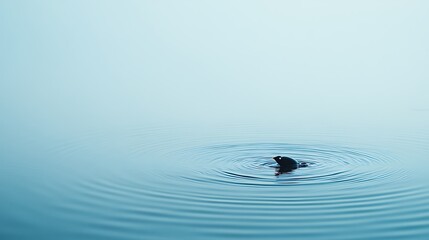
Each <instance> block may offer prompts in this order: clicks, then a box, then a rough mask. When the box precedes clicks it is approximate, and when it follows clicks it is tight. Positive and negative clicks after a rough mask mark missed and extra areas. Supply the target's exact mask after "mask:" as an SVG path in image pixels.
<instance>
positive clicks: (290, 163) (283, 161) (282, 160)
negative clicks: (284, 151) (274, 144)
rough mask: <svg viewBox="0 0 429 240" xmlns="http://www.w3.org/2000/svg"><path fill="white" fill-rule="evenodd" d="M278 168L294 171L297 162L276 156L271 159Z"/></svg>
mask: <svg viewBox="0 0 429 240" xmlns="http://www.w3.org/2000/svg"><path fill="white" fill-rule="evenodd" d="M273 159H274V161H276V162H277V163H278V164H279V165H280V167H284V168H291V169H295V168H298V162H297V161H295V160H294V159H292V158H290V157H282V156H276V157H273Z"/></svg>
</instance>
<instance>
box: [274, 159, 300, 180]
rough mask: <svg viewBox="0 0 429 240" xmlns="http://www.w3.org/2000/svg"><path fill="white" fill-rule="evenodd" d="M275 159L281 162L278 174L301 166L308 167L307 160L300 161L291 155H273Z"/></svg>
mask: <svg viewBox="0 0 429 240" xmlns="http://www.w3.org/2000/svg"><path fill="white" fill-rule="evenodd" d="M273 159H274V161H276V162H277V163H278V164H279V167H277V168H276V170H277V172H276V174H275V175H276V176H278V175H280V174H283V173H288V172H292V171H293V170H295V169H297V168H300V167H308V164H307V163H306V162H298V161H296V160H294V159H292V158H290V157H282V156H276V157H273Z"/></svg>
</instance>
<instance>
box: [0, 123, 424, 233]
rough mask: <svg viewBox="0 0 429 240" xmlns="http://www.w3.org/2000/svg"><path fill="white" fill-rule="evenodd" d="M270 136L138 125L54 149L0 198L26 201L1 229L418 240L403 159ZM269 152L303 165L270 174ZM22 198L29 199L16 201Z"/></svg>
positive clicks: (417, 212) (418, 199)
mask: <svg viewBox="0 0 429 240" xmlns="http://www.w3.org/2000/svg"><path fill="white" fill-rule="evenodd" d="M219 130H220V129H219ZM174 135H175V136H174ZM257 138H260V139H261V141H259V142H258V141H256V139H257ZM267 138H271V137H270V136H264V137H262V136H260V135H259V134H257V135H256V137H250V138H249V137H248V136H246V137H244V138H240V137H237V136H235V137H234V136H232V134H231V133H229V134H218V135H216V136H214V135H213V136H211V137H209V138H207V136H206V138H204V137H196V136H193V137H192V136H189V134H188V136H185V135H181V134H171V133H170V132H169V131H168V129H167V130H162V129H156V130H150V129H146V130H139V131H136V133H133V134H128V133H127V134H116V135H115V134H112V135H111V136H109V134H99V135H90V136H86V137H83V138H79V139H76V141H72V142H69V143H68V144H60V145H57V146H58V147H52V148H50V149H49V150H47V152H45V159H44V160H43V161H42V160H41V163H42V164H45V166H44V167H46V169H44V170H41V171H40V174H35V173H30V176H31V177H34V176H35V175H39V178H35V179H33V180H32V185H31V188H32V189H31V190H29V189H20V188H19V186H17V192H18V193H15V194H16V195H15V196H14V195H11V196H8V197H6V198H5V199H3V200H1V202H2V204H1V205H2V206H5V205H6V204H7V202H8V201H11V202H12V201H15V200H16V201H17V204H18V205H17V206H20V207H22V206H25V208H24V209H20V208H18V207H14V206H13V205H11V206H10V207H9V208H3V209H2V214H3V216H7V220H6V218H0V219H2V223H11V222H12V223H13V224H9V225H6V226H8V229H7V230H6V231H5V230H2V234H3V235H5V236H10V237H17V236H18V237H19V236H20V237H22V238H31V236H30V235H27V234H30V233H31V234H36V235H37V236H43V237H44V238H46V239H55V238H56V236H58V235H59V234H60V235H61V236H62V237H61V238H63V239H76V238H79V239H167V238H169V239H171V238H175V237H177V236H180V238H186V239H201V238H204V239H219V238H223V239H236V238H239V239H248V238H256V239H284V238H285V237H291V238H293V239H319V238H326V239H328V238H329V239H374V238H380V239H381V238H388V239H391V238H398V239H401V238H412V239H425V238H426V237H427V234H429V231H428V229H429V228H428V225H429V211H428V210H429V207H428V206H429V200H428V199H429V190H428V188H427V187H425V183H422V182H415V181H413V179H414V178H413V176H412V175H411V173H410V171H409V168H404V167H403V166H404V165H406V164H408V163H407V161H408V160H407V159H404V158H400V157H397V156H396V154H394V151H388V150H389V149H388V148H386V149H380V148H378V149H371V148H368V147H360V146H359V144H353V146H351V145H348V146H342V145H336V144H332V143H323V141H324V140H320V141H319V143H318V144H314V143H313V142H314V141H315V140H317V139H315V137H314V136H313V137H312V139H311V142H312V143H310V142H309V141H305V140H302V139H301V140H299V142H291V140H290V139H293V138H294V137H293V136H292V137H289V138H288V139H285V140H284V141H280V140H279V137H278V136H277V137H275V136H272V138H273V139H276V141H275V142H267V141H262V139H267ZM249 139H252V141H251V142H249ZM276 155H283V156H290V157H292V158H293V159H296V160H297V161H300V162H306V163H308V166H307V167H303V168H298V169H295V170H293V171H286V172H284V173H283V174H280V175H278V174H276V172H278V171H279V170H280V171H281V169H278V165H277V164H276V162H275V161H274V160H273V159H272V157H273V156H276ZM408 162H409V161H408ZM41 167H42V166H40V167H39V168H41ZM33 170H34V169H33ZM41 172H43V174H42V173H41ZM9 180H10V181H11V182H12V181H13V178H10V179H9ZM28 197H31V201H32V204H31V205H28V204H27V205H25V204H24V205H23V204H22V199H23V198H24V199H25V198H28ZM20 201H21V203H20ZM25 201H27V200H25ZM35 216H38V217H37V218H38V219H40V220H43V221H38V220H36V219H35ZM19 227H26V228H28V229H30V230H31V231H28V232H21V231H20V230H19ZM53 228H54V229H53Z"/></svg>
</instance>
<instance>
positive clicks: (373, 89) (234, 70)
mask: <svg viewBox="0 0 429 240" xmlns="http://www.w3.org/2000/svg"><path fill="white" fill-rule="evenodd" d="M428 10H429V3H428V2H427V1H346V2H345V1H200V0H198V1H189V0H185V1H1V3H0V31H1V38H0V52H1V54H0V79H1V80H0V113H1V120H0V121H1V122H0V123H1V125H0V131H1V132H2V133H3V134H2V135H3V136H4V133H6V134H7V135H15V136H16V135H17V134H19V133H20V132H26V133H29V132H30V131H31V132H34V134H48V133H49V134H58V135H63V134H66V133H73V132H76V131H88V130H89V129H94V128H97V129H100V128H101V129H115V128H123V127H128V126H139V125H144V124H159V123H170V122H171V123H175V124H178V123H185V124H196V123H204V124H206V123H209V124H211V123H213V124H229V123H262V124H266V125H269V124H271V123H279V124H285V125H287V124H289V125H292V126H293V125H294V124H295V125H297V126H298V125H299V126H301V127H302V126H305V127H308V128H314V129H322V128H326V129H329V128H335V129H338V128H339V127H343V128H355V127H359V126H365V127H374V128H375V129H380V128H386V126H388V127H387V129H388V130H389V131H390V130H391V129H397V128H403V126H407V128H409V127H412V126H416V125H417V126H418V127H417V128H420V129H421V126H423V125H425V124H427V122H428V120H429V118H428V111H429V106H428V105H429V104H428V103H429V97H428V95H427V89H428V87H429V82H428V76H429V74H428V70H427V66H428V65H429V55H428V52H429V51H428V50H429V49H428V46H429V45H428V44H427V43H428V42H429V28H428V27H427V24H428V22H429V15H428V14H427V13H428Z"/></svg>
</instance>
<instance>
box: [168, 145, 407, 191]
mask: <svg viewBox="0 0 429 240" xmlns="http://www.w3.org/2000/svg"><path fill="white" fill-rule="evenodd" d="M176 153H177V152H176ZM182 154H183V155H185V156H186V157H185V156H183V157H182V158H183V159H186V161H187V162H182V163H181V164H183V165H186V166H191V167H192V166H194V167H195V168H190V169H189V170H193V172H192V171H191V172H188V173H187V174H186V175H185V176H181V177H183V178H185V179H187V180H190V181H195V182H205V183H207V184H209V183H215V184H233V185H239V186H279V184H281V185H284V184H291V185H320V184H334V183H337V184H338V183H343V184H348V183H352V182H354V183H365V184H366V185H367V184H369V182H371V181H374V180H376V181H381V179H382V178H387V177H390V176H392V175H396V177H400V176H402V175H403V174H401V169H391V168H390V167H389V166H390V165H392V162H393V161H394V160H393V159H392V158H389V157H387V156H386V155H382V154H378V153H374V152H365V151H362V150H357V149H353V148H346V147H331V146H326V145H305V144H286V143H262V144H261V143H251V144H227V145H216V146H209V147H201V148H193V149H186V150H183V152H182ZM276 155H286V156H289V157H292V158H294V159H296V160H297V161H302V162H307V163H308V167H305V168H299V169H296V170H294V171H291V172H289V173H284V174H281V175H280V176H275V174H274V173H275V172H276V170H275V169H276V166H277V164H276V163H275V162H274V161H273V160H272V156H276ZM355 187H356V185H355Z"/></svg>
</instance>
